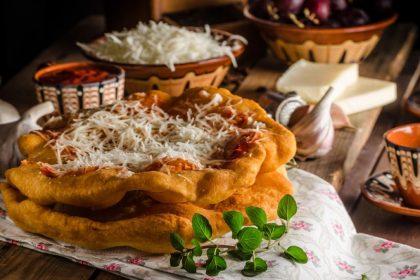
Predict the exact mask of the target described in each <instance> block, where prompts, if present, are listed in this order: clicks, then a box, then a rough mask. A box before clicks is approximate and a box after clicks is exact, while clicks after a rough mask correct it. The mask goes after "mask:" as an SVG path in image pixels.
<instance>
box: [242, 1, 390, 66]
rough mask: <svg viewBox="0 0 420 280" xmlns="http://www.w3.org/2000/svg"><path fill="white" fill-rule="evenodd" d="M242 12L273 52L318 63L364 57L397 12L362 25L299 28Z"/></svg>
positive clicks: (285, 58)
mask: <svg viewBox="0 0 420 280" xmlns="http://www.w3.org/2000/svg"><path fill="white" fill-rule="evenodd" d="M244 15H245V16H246V17H247V18H248V19H250V20H251V21H253V22H254V23H255V24H256V25H257V26H258V28H259V29H260V31H261V33H262V36H263V38H264V39H265V41H266V42H267V43H268V45H269V46H270V48H271V49H272V50H273V52H274V53H275V54H276V56H277V57H278V58H279V59H280V60H282V61H284V62H287V63H293V62H295V61H297V60H299V59H301V58H303V59H306V60H309V61H314V62H321V63H351V62H359V61H361V60H363V59H365V58H366V57H367V56H368V55H369V54H370V53H371V52H372V50H373V49H374V48H375V46H376V44H377V43H378V41H379V39H380V37H381V35H382V32H383V31H384V30H385V28H386V27H388V26H389V25H391V24H392V23H394V22H395V21H396V19H397V15H396V14H394V15H392V16H391V17H389V18H387V19H385V20H383V21H379V22H375V23H371V24H366V25H361V26H354V27H343V28H313V27H310V28H299V27H297V26H294V25H292V24H284V23H277V22H272V21H269V20H264V19H260V18H257V17H256V16H254V15H253V14H251V12H250V11H249V6H246V7H245V9H244Z"/></svg>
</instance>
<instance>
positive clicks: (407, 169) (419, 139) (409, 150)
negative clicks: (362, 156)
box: [384, 123, 420, 208]
mask: <svg viewBox="0 0 420 280" xmlns="http://www.w3.org/2000/svg"><path fill="white" fill-rule="evenodd" d="M384 138H385V143H386V150H387V152H388V158H389V163H390V165H391V173H392V176H393V177H394V181H395V183H396V186H397V187H398V190H399V192H400V193H401V196H402V197H403V198H404V203H406V204H407V205H410V206H412V207H415V208H420V165H419V156H420V123H414V124H407V125H403V126H399V127H396V128H393V129H391V130H389V131H388V132H386V133H385V135H384Z"/></svg>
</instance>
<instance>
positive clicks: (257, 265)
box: [242, 258, 267, 277]
mask: <svg viewBox="0 0 420 280" xmlns="http://www.w3.org/2000/svg"><path fill="white" fill-rule="evenodd" d="M266 270H267V263H266V262H265V260H263V259H261V258H255V261H254V262H246V264H245V267H244V269H243V270H242V274H243V275H245V276H248V277H253V276H256V275H258V274H260V273H262V272H264V271H266Z"/></svg>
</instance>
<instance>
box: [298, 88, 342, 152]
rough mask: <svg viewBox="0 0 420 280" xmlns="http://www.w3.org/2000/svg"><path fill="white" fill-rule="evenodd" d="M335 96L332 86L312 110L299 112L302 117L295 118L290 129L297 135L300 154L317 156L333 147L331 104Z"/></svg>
mask: <svg viewBox="0 0 420 280" xmlns="http://www.w3.org/2000/svg"><path fill="white" fill-rule="evenodd" d="M334 98H335V91H334V89H333V88H332V87H330V88H329V89H328V91H327V92H326V94H325V95H324V96H323V97H322V99H321V100H320V101H319V102H318V103H317V104H316V105H315V106H314V107H313V109H312V110H310V107H308V108H307V109H301V110H300V111H299V112H297V117H299V115H300V116H302V118H301V119H300V120H298V121H296V120H294V121H295V123H294V124H293V125H292V126H291V127H290V130H291V131H292V132H293V133H294V134H295V137H296V142H297V155H298V156H300V157H302V158H317V157H321V156H324V155H326V154H327V153H328V152H329V151H330V150H331V149H332V145H333V141H334V124H333V120H332V118H331V106H332V102H333V100H334ZM305 110H306V111H305ZM306 112H307V113H306ZM297 117H296V118H297Z"/></svg>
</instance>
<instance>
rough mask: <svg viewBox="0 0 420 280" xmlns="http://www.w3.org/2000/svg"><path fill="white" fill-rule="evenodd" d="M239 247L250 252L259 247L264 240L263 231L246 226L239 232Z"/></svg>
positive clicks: (245, 251)
mask: <svg viewBox="0 0 420 280" xmlns="http://www.w3.org/2000/svg"><path fill="white" fill-rule="evenodd" d="M238 240H239V244H238V249H239V250H241V251H242V252H244V253H249V252H252V251H254V250H255V249H257V248H258V247H259V246H260V244H261V241H262V233H261V232H260V231H259V230H258V229H256V228H253V227H245V228H243V229H241V230H240V231H239V233H238Z"/></svg>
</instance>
